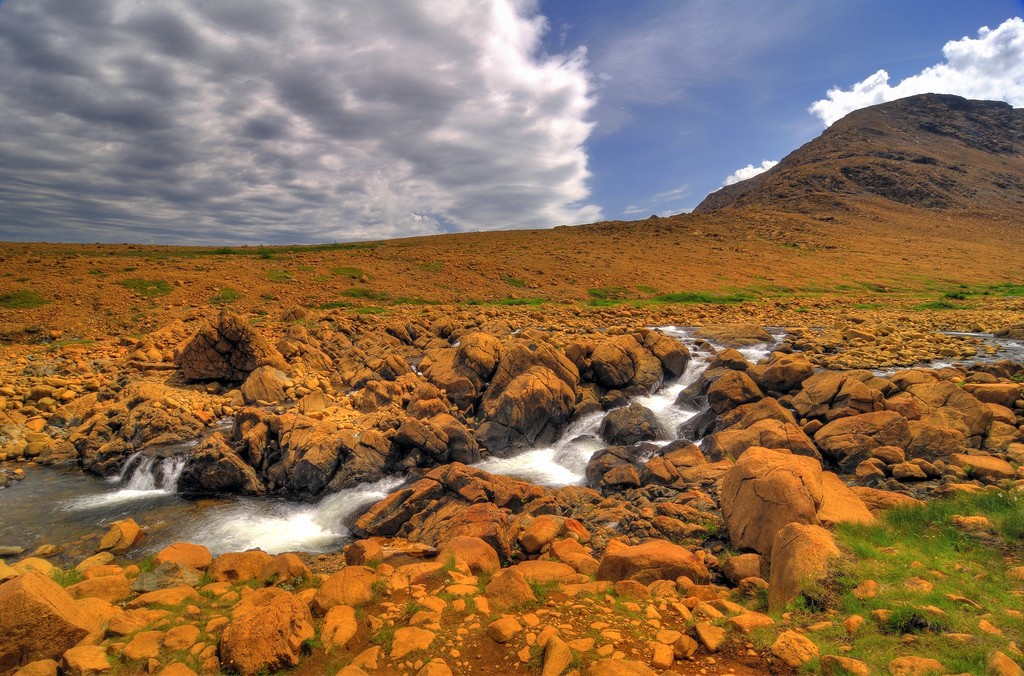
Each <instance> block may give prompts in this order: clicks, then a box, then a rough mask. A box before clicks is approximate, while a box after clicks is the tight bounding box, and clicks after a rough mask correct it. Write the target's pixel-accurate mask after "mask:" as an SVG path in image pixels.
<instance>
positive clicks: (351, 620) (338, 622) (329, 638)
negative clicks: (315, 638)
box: [320, 605, 359, 650]
mask: <svg viewBox="0 0 1024 676" xmlns="http://www.w3.org/2000/svg"><path fill="white" fill-rule="evenodd" d="M358 630H359V623H358V621H357V620H356V611H355V608H353V607H352V606H345V605H341V606H334V607H333V608H331V609H330V610H328V611H327V614H326V615H324V626H323V629H322V630H321V631H320V639H321V640H322V641H323V644H324V648H326V649H327V650H330V649H331V648H334V647H338V648H344V647H345V646H346V645H347V644H348V642H349V641H351V640H352V637H354V636H355V635H356V632H357V631H358Z"/></svg>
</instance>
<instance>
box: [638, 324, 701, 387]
mask: <svg viewBox="0 0 1024 676" xmlns="http://www.w3.org/2000/svg"><path fill="white" fill-rule="evenodd" d="M644 347H646V348H647V349H648V350H650V351H651V354H653V355H654V356H655V357H657V358H658V361H660V362H661V370H662V371H663V372H664V373H665V376H666V377H667V378H678V377H679V376H681V375H683V373H684V372H685V371H686V365H687V364H688V363H689V362H690V351H689V350H688V349H687V347H686V345H684V344H683V343H681V342H679V341H678V340H676V339H675V338H672V337H670V336H666V335H665V334H663V333H659V332H658V331H651V332H649V333H648V334H647V335H646V336H644Z"/></svg>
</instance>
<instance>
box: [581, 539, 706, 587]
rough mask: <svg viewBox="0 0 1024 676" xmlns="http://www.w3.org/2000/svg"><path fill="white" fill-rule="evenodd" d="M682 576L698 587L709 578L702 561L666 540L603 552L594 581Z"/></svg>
mask: <svg viewBox="0 0 1024 676" xmlns="http://www.w3.org/2000/svg"><path fill="white" fill-rule="evenodd" d="M681 576H685V577H688V578H690V579H691V580H693V581H694V582H696V583H698V584H700V583H704V582H706V581H707V580H708V579H709V578H710V574H709V573H708V569H707V568H706V567H705V566H704V561H703V560H702V559H700V558H698V557H697V555H695V554H694V553H693V552H691V551H689V550H688V549H685V548H683V547H680V546H679V545H677V544H673V543H671V542H668V541H667V540H648V541H647V542H644V543H643V544H640V545H636V546H633V547H626V548H624V549H620V550H618V551H614V552H609V551H606V552H605V555H604V557H603V558H602V559H601V565H600V567H599V568H598V571H597V579H598V580H612V581H616V580H626V579H633V580H637V581H638V582H640V583H641V584H649V583H650V582H653V581H654V580H675V579H676V578H678V577H681Z"/></svg>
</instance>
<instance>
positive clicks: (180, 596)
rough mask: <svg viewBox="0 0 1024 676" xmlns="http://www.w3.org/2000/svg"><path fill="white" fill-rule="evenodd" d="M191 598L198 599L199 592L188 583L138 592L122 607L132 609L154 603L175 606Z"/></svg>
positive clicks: (191, 599)
mask: <svg viewBox="0 0 1024 676" xmlns="http://www.w3.org/2000/svg"><path fill="white" fill-rule="evenodd" d="M193 600H195V601H197V600H199V593H198V592H197V591H196V590H195V589H193V588H192V587H189V586H188V585H179V586H177V587H168V588H167V589H158V590H156V591H151V592H147V593H145V594H140V595H139V596H136V597H135V598H134V599H132V600H131V601H129V602H128V603H126V604H125V606H124V607H125V609H126V610H132V609H135V608H145V607H146V606H154V605H164V606H176V605H179V604H182V603H184V602H185V601H193Z"/></svg>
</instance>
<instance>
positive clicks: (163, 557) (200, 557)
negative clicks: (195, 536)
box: [154, 542, 213, 570]
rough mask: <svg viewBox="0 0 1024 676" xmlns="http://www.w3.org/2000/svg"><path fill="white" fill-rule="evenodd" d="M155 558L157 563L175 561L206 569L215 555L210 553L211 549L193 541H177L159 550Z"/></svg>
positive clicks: (197, 568)
mask: <svg viewBox="0 0 1024 676" xmlns="http://www.w3.org/2000/svg"><path fill="white" fill-rule="evenodd" d="M154 560H155V561H156V564H157V565H160V564H161V563H164V562H166V561H173V562H174V563H179V564H181V565H183V566H188V567H190V568H195V569H196V570H206V569H207V568H209V566H210V564H211V563H213V556H212V555H211V554H210V550H209V549H207V548H206V547H204V546H203V545H195V544H192V543H191V542H175V543H174V544H170V545H167V546H166V547H164V548H163V549H161V550H160V551H159V552H157V555H156V556H155V557H154Z"/></svg>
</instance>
